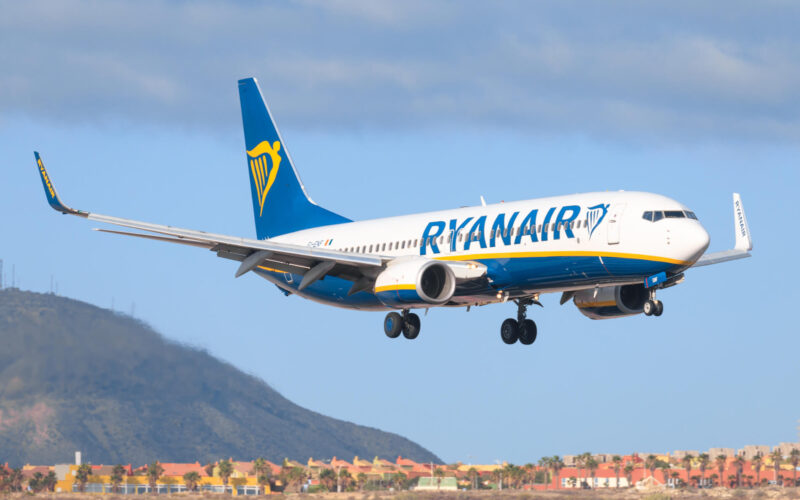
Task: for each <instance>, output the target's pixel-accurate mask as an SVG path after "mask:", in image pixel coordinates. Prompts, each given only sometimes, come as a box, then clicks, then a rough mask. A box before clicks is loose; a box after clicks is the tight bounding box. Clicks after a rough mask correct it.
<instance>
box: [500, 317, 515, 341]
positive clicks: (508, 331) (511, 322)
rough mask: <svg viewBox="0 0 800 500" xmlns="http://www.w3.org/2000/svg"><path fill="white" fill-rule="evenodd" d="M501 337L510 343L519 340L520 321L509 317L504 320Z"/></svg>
mask: <svg viewBox="0 0 800 500" xmlns="http://www.w3.org/2000/svg"><path fill="white" fill-rule="evenodd" d="M500 338H501V339H503V342H505V343H506V344H508V345H511V344H513V343H514V342H516V341H517V339H518V338H519V323H517V320H515V319H511V318H508V319H507V320H505V321H503V324H502V325H501V326H500Z"/></svg>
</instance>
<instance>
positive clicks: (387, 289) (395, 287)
mask: <svg viewBox="0 0 800 500" xmlns="http://www.w3.org/2000/svg"><path fill="white" fill-rule="evenodd" d="M416 289H417V286H416V285H384V286H378V287H375V293H378V292H392V291H395V290H416Z"/></svg>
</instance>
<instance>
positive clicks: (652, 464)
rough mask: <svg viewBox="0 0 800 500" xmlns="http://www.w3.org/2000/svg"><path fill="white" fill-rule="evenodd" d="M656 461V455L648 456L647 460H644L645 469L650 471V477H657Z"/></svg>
mask: <svg viewBox="0 0 800 500" xmlns="http://www.w3.org/2000/svg"><path fill="white" fill-rule="evenodd" d="M656 460H657V458H656V456H655V455H647V458H645V460H644V467H645V469H647V470H649V471H650V477H653V476H655V472H656Z"/></svg>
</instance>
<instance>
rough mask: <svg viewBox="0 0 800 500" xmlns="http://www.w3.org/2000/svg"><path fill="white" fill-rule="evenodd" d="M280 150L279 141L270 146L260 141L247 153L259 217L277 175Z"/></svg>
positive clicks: (279, 163)
mask: <svg viewBox="0 0 800 500" xmlns="http://www.w3.org/2000/svg"><path fill="white" fill-rule="evenodd" d="M280 150H281V143H280V141H275V142H273V143H272V146H270V144H269V142H267V141H262V142H261V143H259V145H258V146H256V147H254V148H253V149H251V150H250V151H248V152H247V155H248V156H249V157H250V172H251V173H252V174H253V182H255V184H256V194H257V195H258V205H259V206H260V207H261V212H259V214H258V216H259V217H261V215H262V214H263V213H264V201H266V199H267V193H269V189H270V188H271V187H272V184H273V183H274V182H275V177H276V176H277V175H278V167H280V165H281V155H280V153H279V151H280Z"/></svg>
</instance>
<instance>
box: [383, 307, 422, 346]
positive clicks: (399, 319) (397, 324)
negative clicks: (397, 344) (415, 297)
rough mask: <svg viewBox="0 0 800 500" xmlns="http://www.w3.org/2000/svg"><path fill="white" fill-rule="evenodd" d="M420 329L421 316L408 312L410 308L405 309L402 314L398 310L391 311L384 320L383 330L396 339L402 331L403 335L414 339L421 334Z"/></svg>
mask: <svg viewBox="0 0 800 500" xmlns="http://www.w3.org/2000/svg"><path fill="white" fill-rule="evenodd" d="M419 330H420V321H419V316H417V315H416V314H414V313H410V312H408V309H404V310H403V315H402V316H400V314H398V313H396V312H390V313H389V314H387V315H386V318H385V319H384V320H383V332H384V333H385V334H386V336H387V337H389V338H390V339H396V338H397V337H399V336H400V333H401V332H402V333H403V337H405V338H407V339H409V340H413V339H415V338H417V337H418V336H419Z"/></svg>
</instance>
